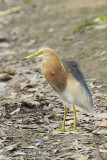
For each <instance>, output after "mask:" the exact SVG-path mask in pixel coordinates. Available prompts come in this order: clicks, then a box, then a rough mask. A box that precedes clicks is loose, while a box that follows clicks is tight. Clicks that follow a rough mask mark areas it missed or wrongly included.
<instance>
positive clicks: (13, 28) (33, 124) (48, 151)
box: [0, 0, 107, 160]
mask: <svg viewBox="0 0 107 160" xmlns="http://www.w3.org/2000/svg"><path fill="white" fill-rule="evenodd" d="M14 7H15V8H14ZM8 9H11V10H8ZM2 11H6V12H2ZM106 16H107V2H106V1H105V0H101V1H100V0H98V1H96V0H90V2H89V1H85V0H76V1H73V0H66V1H64V0H59V1H57V0H47V1H42V0H36V1H35V0H24V1H21V0H19V1H14V0H11V1H9V0H3V1H0V160H34V159H35V160H60V159H65V160H100V159H101V160H106V159H107V102H106V101H107V92H106V81H107V76H106V71H107V20H106V18H107V17H106ZM41 47H50V48H52V49H54V50H55V51H56V52H58V53H59V56H60V57H61V58H63V59H73V60H76V61H78V62H79V64H80V67H81V69H82V71H83V73H84V74H85V77H86V80H87V84H88V86H89V88H90V91H91V94H92V97H93V102H94V111H93V113H90V114H80V113H79V112H78V111H77V126H78V127H81V130H76V131H68V132H61V131H57V130H55V129H56V128H60V127H61V124H62V121H63V104H62V103H61V100H60V98H58V97H57V95H56V93H55V92H54V91H53V90H52V89H51V87H50V86H49V85H48V84H47V82H46V80H45V79H44V77H43V75H42V73H41V69H40V63H41V60H40V59H33V60H31V61H26V62H22V61H21V59H22V58H23V57H25V56H27V55H29V54H32V53H34V52H35V51H37V50H38V49H39V48H41ZM66 126H67V127H68V128H72V127H73V113H72V108H71V109H70V110H69V111H68V115H67V121H66Z"/></svg>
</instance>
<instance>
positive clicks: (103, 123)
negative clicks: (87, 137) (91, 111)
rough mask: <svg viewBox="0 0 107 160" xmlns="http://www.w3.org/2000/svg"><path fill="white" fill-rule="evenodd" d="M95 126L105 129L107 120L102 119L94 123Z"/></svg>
mask: <svg viewBox="0 0 107 160" xmlns="http://www.w3.org/2000/svg"><path fill="white" fill-rule="evenodd" d="M95 124H96V126H102V127H107V120H106V119H103V120H102V121H96V123H95Z"/></svg>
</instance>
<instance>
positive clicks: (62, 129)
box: [55, 127, 71, 132]
mask: <svg viewBox="0 0 107 160" xmlns="http://www.w3.org/2000/svg"><path fill="white" fill-rule="evenodd" d="M55 130H56V131H64V132H67V131H71V129H70V128H68V129H66V128H65V127H62V128H60V129H55Z"/></svg>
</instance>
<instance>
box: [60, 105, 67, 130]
mask: <svg viewBox="0 0 107 160" xmlns="http://www.w3.org/2000/svg"><path fill="white" fill-rule="evenodd" d="M66 115H67V108H66V107H64V120H63V124H62V128H61V129H62V130H66V129H65V121H66Z"/></svg>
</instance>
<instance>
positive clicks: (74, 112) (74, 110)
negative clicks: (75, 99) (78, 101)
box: [73, 106, 76, 130]
mask: <svg viewBox="0 0 107 160" xmlns="http://www.w3.org/2000/svg"><path fill="white" fill-rule="evenodd" d="M73 114H74V130H76V109H75V107H74V106H73Z"/></svg>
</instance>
